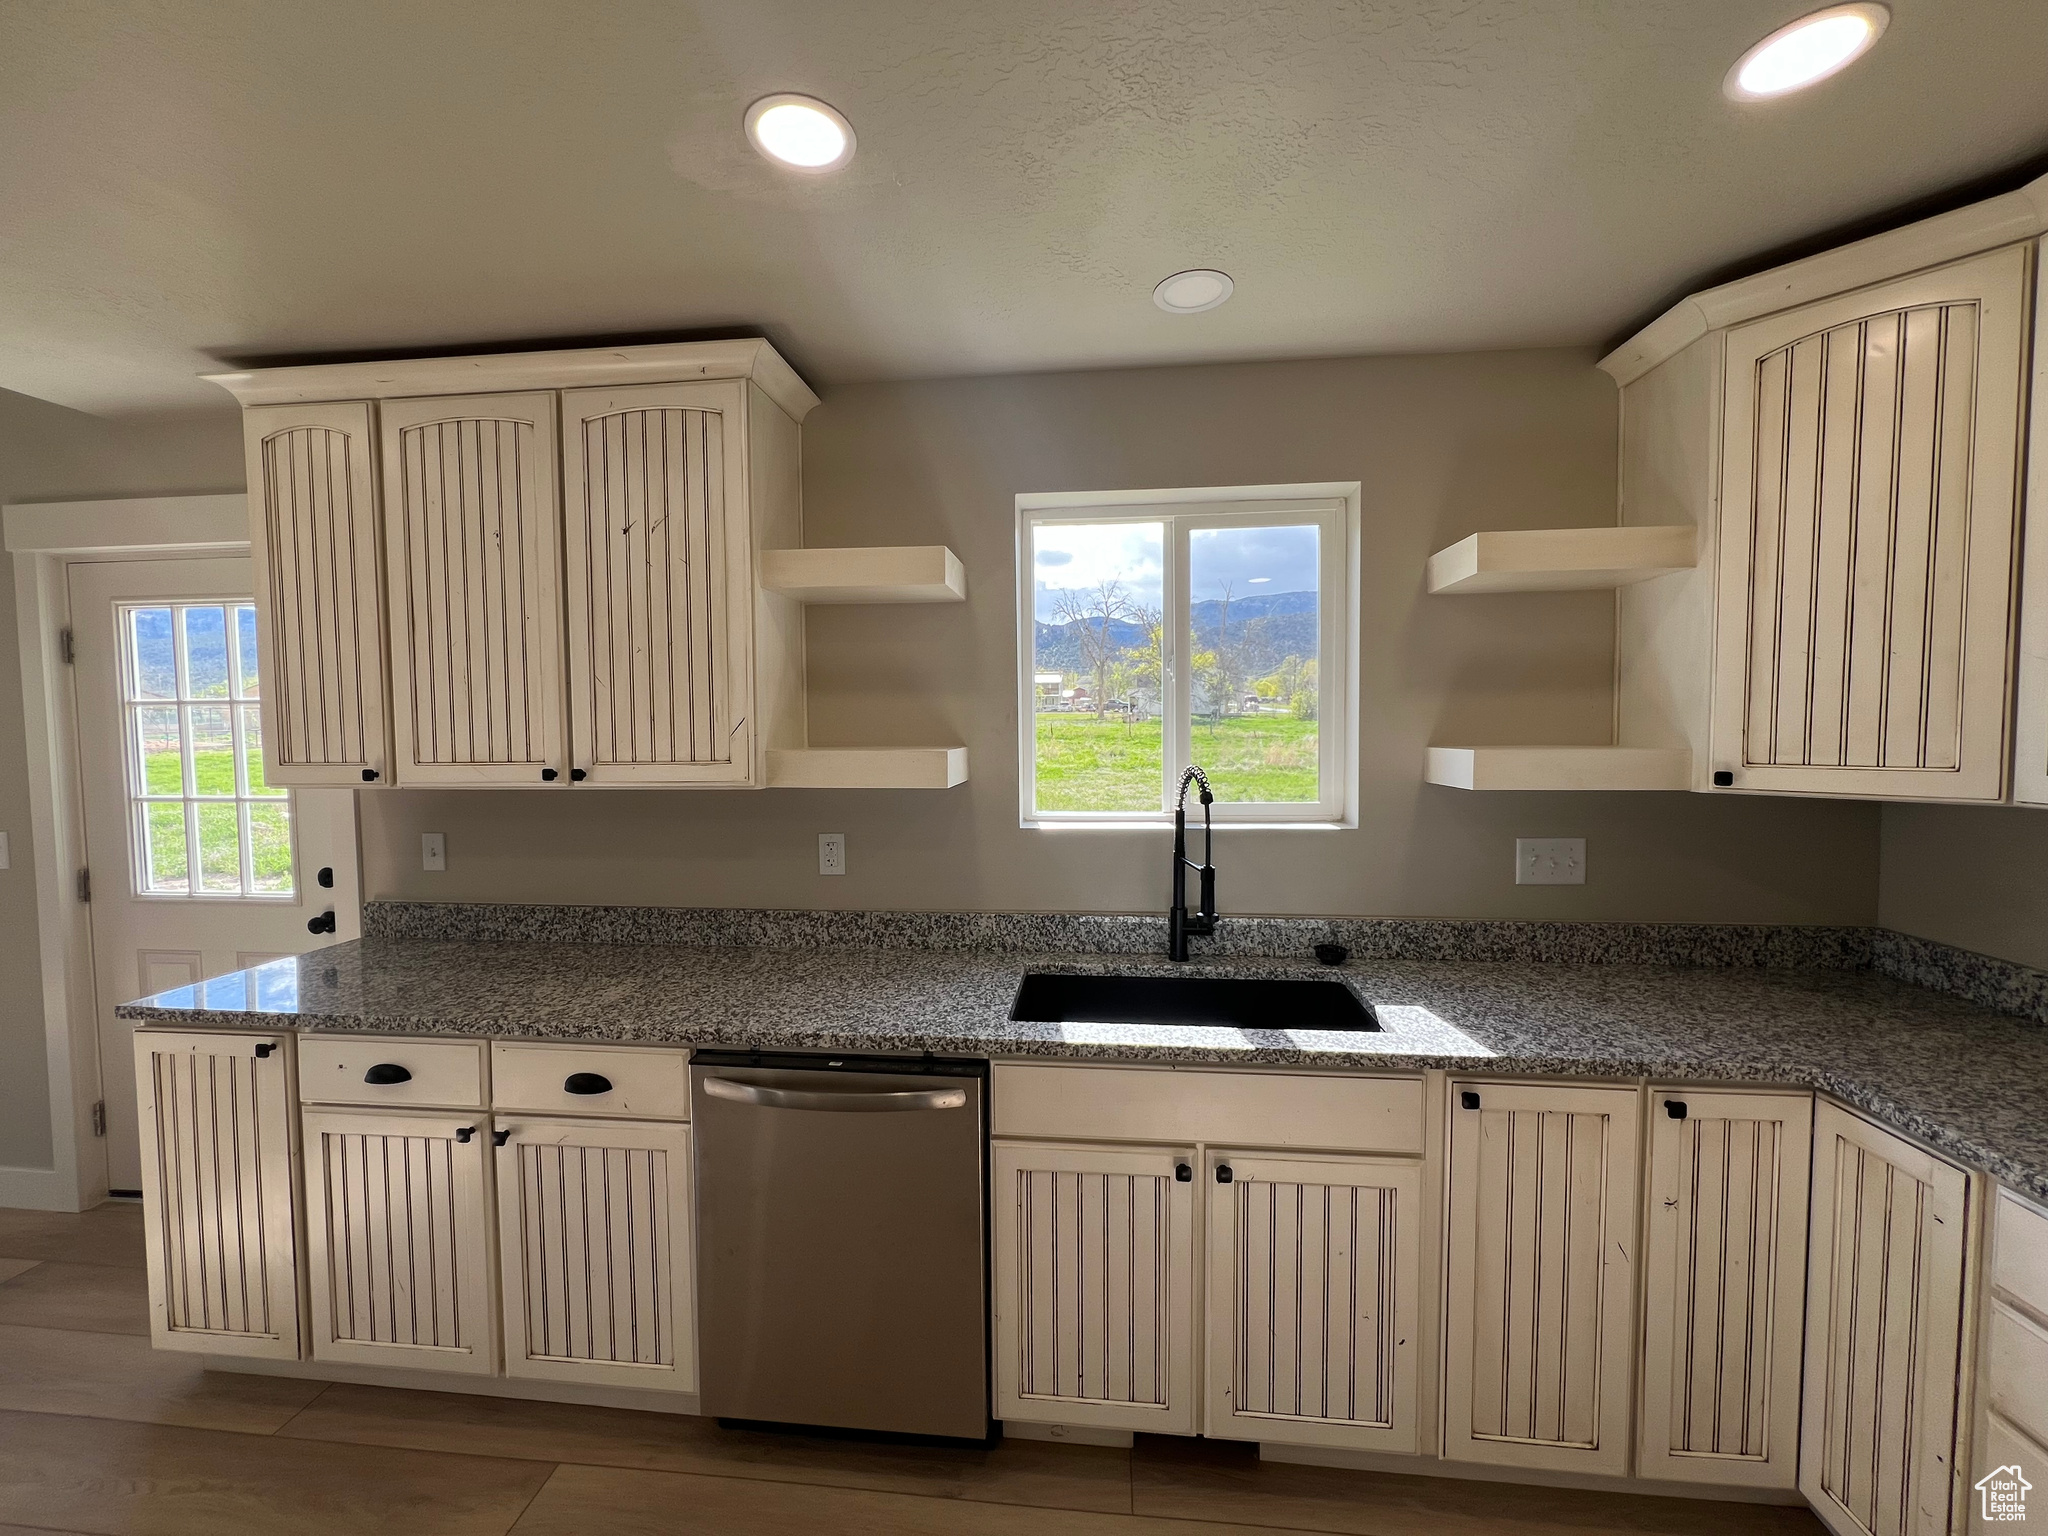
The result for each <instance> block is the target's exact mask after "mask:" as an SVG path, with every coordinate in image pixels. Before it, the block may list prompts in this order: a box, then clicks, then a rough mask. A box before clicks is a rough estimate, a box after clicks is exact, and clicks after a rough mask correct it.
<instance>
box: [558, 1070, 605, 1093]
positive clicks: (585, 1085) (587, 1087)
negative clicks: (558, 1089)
mask: <svg viewBox="0 0 2048 1536" xmlns="http://www.w3.org/2000/svg"><path fill="white" fill-rule="evenodd" d="M611 1091H612V1080H611V1079H610V1078H608V1077H606V1076H605V1075H604V1074H603V1073H601V1072H571V1073H570V1074H569V1075H568V1076H567V1077H565V1078H563V1079H562V1092H564V1093H610V1092H611Z"/></svg>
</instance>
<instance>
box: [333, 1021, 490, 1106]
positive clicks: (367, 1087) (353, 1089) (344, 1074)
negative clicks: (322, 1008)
mask: <svg viewBox="0 0 2048 1536" xmlns="http://www.w3.org/2000/svg"><path fill="white" fill-rule="evenodd" d="M373 1067H397V1068H399V1069H400V1070H402V1071H404V1072H405V1073H406V1076H405V1077H404V1078H403V1079H402V1080H400V1081H398V1082H395V1083H373V1082H368V1081H365V1079H366V1077H367V1076H368V1075H369V1073H370V1070H371V1069H372V1068H373ZM379 1075H380V1076H384V1075H389V1074H381V1073H380V1074H379ZM484 1081H485V1079H484V1042H483V1041H481V1040H394V1039H392V1038H390V1037H389V1036H385V1035H301V1036H300V1037H299V1099H300V1101H301V1102H303V1103H306V1104H391V1105H412V1106H421V1107H424V1106H427V1105H435V1106H444V1107H446V1108H449V1109H481V1108H483V1106H484Z"/></svg>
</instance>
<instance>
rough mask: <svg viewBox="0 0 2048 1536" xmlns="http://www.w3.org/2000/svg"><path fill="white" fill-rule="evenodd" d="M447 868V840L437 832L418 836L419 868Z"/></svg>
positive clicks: (423, 833)
mask: <svg viewBox="0 0 2048 1536" xmlns="http://www.w3.org/2000/svg"><path fill="white" fill-rule="evenodd" d="M447 867H448V839H447V837H446V836H444V835H443V834H442V833H439V832H422V833H421V834H420V868H421V869H446V868H447Z"/></svg>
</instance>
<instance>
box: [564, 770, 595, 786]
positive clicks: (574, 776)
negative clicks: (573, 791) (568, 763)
mask: <svg viewBox="0 0 2048 1536" xmlns="http://www.w3.org/2000/svg"><path fill="white" fill-rule="evenodd" d="M589 777H590V775H589V774H587V773H585V772H584V771H583V770H582V769H581V768H571V769H570V770H569V782H570V783H572V784H581V783H582V782H583V781H584V780H585V779H587V778H589Z"/></svg>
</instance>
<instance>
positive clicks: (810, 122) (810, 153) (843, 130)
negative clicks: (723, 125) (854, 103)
mask: <svg viewBox="0 0 2048 1536" xmlns="http://www.w3.org/2000/svg"><path fill="white" fill-rule="evenodd" d="M747 137H748V139H750V140H751V141H752V142H753V145H754V148H756V149H758V150H759V151H761V153H762V154H764V155H766V156H767V157H768V158H769V159H770V160H773V161H774V162H775V163H776V164H777V165H786V166H788V167H789V168H790V169H791V170H793V171H805V172H808V173H810V174H811V175H814V176H815V175H818V174H820V173H822V172H825V171H836V170H838V169H839V167H841V166H842V165H844V164H846V162H847V161H849V160H851V159H852V158H853V124H851V123H849V122H848V121H847V120H846V119H845V117H843V116H842V115H841V114H840V113H839V112H838V110H837V109H835V108H833V107H830V106H827V105H826V104H825V103H824V102H822V101H820V100H818V99H817V98H816V97H815V96H797V95H793V94H791V93H789V92H787V91H785V92H782V93H781V94H780V95H775V96H763V97H762V98H761V99H760V100H759V101H757V102H755V103H754V104H753V105H752V106H751V107H749V108H747Z"/></svg>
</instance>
